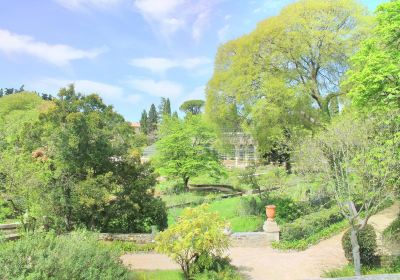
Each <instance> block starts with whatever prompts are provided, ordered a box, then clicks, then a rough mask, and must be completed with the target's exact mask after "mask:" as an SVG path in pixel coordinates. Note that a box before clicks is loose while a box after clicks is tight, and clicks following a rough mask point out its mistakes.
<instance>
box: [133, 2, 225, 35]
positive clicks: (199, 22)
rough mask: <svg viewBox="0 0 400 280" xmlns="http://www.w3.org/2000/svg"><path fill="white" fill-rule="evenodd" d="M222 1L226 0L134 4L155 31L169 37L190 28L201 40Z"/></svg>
mask: <svg viewBox="0 0 400 280" xmlns="http://www.w3.org/2000/svg"><path fill="white" fill-rule="evenodd" d="M221 1H225V0H135V1H134V5H135V7H136V9H137V11H138V12H139V13H140V14H141V15H142V16H143V17H144V19H145V20H146V21H147V22H148V23H149V24H150V25H152V26H153V29H154V31H155V32H159V33H161V35H163V36H165V37H169V36H171V35H172V34H174V33H175V32H177V31H178V30H182V29H190V32H191V34H192V37H193V39H195V40H199V39H200V38H201V37H202V35H203V33H204V30H205V29H206V28H207V27H208V25H209V24H210V21H211V14H212V11H213V8H214V7H215V6H216V5H218V4H219V3H220V2H221Z"/></svg>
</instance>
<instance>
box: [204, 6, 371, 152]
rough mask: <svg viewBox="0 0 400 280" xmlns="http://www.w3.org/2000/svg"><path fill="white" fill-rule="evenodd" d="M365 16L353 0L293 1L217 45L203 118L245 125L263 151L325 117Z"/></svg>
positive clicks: (234, 127)
mask: <svg viewBox="0 0 400 280" xmlns="http://www.w3.org/2000/svg"><path fill="white" fill-rule="evenodd" d="M366 18H367V16H366V11H365V10H364V8H363V7H361V6H359V4H358V3H357V2H355V1H353V0H340V1H337V0H329V1H319V0H301V1H298V2H296V3H294V4H291V5H288V6H287V7H286V8H284V9H283V10H282V11H281V13H280V14H279V15H278V16H275V17H271V18H268V19H266V20H264V21H262V22H260V23H259V24H258V26H257V28H256V29H255V30H254V31H253V32H252V33H250V34H248V35H245V36H243V37H241V38H238V39H236V40H233V41H230V42H228V43H226V44H224V45H223V46H221V47H220V49H219V50H218V53H217V57H216V60H215V68H214V75H213V77H212V79H211V80H210V81H209V83H208V86H207V91H206V94H207V100H206V115H207V117H208V119H209V120H210V121H211V122H213V123H214V124H216V125H217V126H218V127H219V128H220V130H221V131H223V130H230V131H240V130H243V129H245V130H246V129H250V131H251V132H252V134H253V136H255V138H256V140H258V143H259V147H260V148H261V149H262V150H263V151H264V152H267V153H268V152H271V150H272V149H273V148H274V147H275V146H277V145H278V146H279V145H280V144H282V143H283V144H285V143H287V142H288V141H291V140H292V139H293V138H294V137H293V136H295V135H299V137H301V136H302V135H304V134H305V133H306V132H307V131H308V130H310V129H312V128H313V127H315V126H318V124H320V123H322V122H323V121H325V120H329V118H330V117H331V114H332V112H337V107H338V106H337V101H338V97H339V96H340V95H342V94H343V91H342V90H341V88H340V82H341V80H342V78H343V75H344V73H345V71H346V70H347V68H348V64H349V61H348V58H349V56H351V55H352V54H353V53H354V52H355V50H356V49H357V47H358V45H359V41H360V40H361V39H362V38H363V37H364V34H365V32H364V29H365V27H366V26H367V24H366ZM332 102H333V103H336V105H335V104H332Z"/></svg>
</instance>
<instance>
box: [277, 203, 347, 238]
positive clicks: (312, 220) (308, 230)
mask: <svg viewBox="0 0 400 280" xmlns="http://www.w3.org/2000/svg"><path fill="white" fill-rule="evenodd" d="M343 219H344V217H343V216H342V214H340V212H339V208H338V207H337V206H334V207H332V208H329V209H321V210H320V211H318V212H315V213H311V214H308V215H305V216H303V217H301V218H299V219H297V220H295V221H294V222H292V223H289V224H285V225H283V226H282V227H281V239H282V240H283V241H296V240H301V239H306V238H308V237H310V236H311V235H313V234H316V233H317V232H319V231H321V230H323V229H325V228H327V227H329V226H331V225H332V224H335V223H338V222H340V221H342V220H343Z"/></svg>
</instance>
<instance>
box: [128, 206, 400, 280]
mask: <svg viewBox="0 0 400 280" xmlns="http://www.w3.org/2000/svg"><path fill="white" fill-rule="evenodd" d="M399 207H400V204H399V203H396V204H394V205H392V206H391V207H389V208H387V209H385V210H383V211H381V212H379V213H378V214H376V215H374V216H373V217H371V219H370V221H369V223H370V224H372V225H373V226H374V227H375V228H376V229H377V234H378V239H379V238H380V237H379V236H380V234H381V233H382V231H383V229H385V228H386V227H387V226H388V225H389V224H390V223H391V222H392V221H393V220H394V219H395V218H396V216H397V215H398V213H399ZM342 235H343V233H340V234H337V235H335V236H333V237H331V238H329V239H327V240H323V241H321V242H320V243H318V244H316V245H314V246H311V247H310V248H308V249H307V250H305V251H302V252H295V251H290V252H281V251H278V250H274V249H272V248H271V247H263V248H247V247H231V248H230V250H229V255H230V257H231V259H232V264H233V265H235V266H236V267H238V268H239V270H240V271H241V272H242V273H243V274H244V275H246V276H247V278H248V279H253V280H296V279H318V278H319V277H320V275H321V274H322V273H323V272H324V271H326V270H330V269H333V268H339V267H341V266H343V265H345V264H347V261H346V259H345V257H344V252H343V249H342V245H341V238H342ZM122 260H123V262H124V264H125V265H127V266H129V267H130V268H132V269H147V270H167V269H179V266H178V265H176V264H175V263H173V262H172V261H171V260H170V259H168V258H167V257H166V256H164V255H160V254H127V255H124V256H123V257H122Z"/></svg>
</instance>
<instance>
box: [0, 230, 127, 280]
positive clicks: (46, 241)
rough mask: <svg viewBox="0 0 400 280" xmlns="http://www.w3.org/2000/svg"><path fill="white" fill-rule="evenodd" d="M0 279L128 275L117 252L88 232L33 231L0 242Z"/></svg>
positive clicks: (85, 277) (90, 277)
mask: <svg viewBox="0 0 400 280" xmlns="http://www.w3.org/2000/svg"><path fill="white" fill-rule="evenodd" d="M0 267H1V270H0V279H54V280H56V279H57V280H64V279H65V280H69V279H85V280H91V279H93V280H97V279H129V278H128V271H127V269H126V268H124V267H123V266H122V265H121V264H120V261H119V260H118V255H116V254H115V253H114V252H112V251H110V250H108V249H106V248H104V247H102V246H100V245H99V243H98V241H97V237H96V236H95V235H93V234H90V233H87V232H73V233H71V234H69V235H64V236H56V235H55V234H54V233H47V234H35V235H30V236H27V237H25V238H23V239H20V240H18V241H10V242H5V243H2V244H0Z"/></svg>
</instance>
